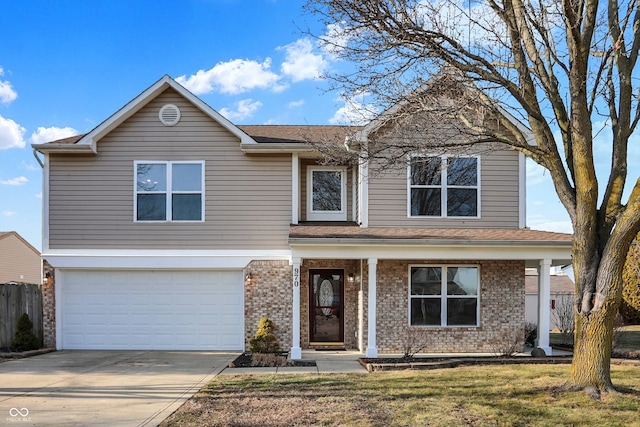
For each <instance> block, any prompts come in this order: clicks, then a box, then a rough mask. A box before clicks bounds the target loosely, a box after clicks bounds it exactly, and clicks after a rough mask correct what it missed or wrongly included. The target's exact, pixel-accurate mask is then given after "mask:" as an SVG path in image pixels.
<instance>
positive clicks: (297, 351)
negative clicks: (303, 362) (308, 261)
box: [291, 258, 302, 359]
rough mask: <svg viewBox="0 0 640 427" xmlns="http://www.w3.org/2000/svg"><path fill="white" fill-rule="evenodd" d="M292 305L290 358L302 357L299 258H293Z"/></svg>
mask: <svg viewBox="0 0 640 427" xmlns="http://www.w3.org/2000/svg"><path fill="white" fill-rule="evenodd" d="M291 263H292V265H293V286H292V289H293V303H292V304H293V307H292V316H291V317H292V318H293V322H292V330H291V359H302V349H301V348H300V258H293V260H292V262H291Z"/></svg>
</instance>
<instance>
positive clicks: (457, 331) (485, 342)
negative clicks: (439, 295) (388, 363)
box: [376, 260, 524, 353]
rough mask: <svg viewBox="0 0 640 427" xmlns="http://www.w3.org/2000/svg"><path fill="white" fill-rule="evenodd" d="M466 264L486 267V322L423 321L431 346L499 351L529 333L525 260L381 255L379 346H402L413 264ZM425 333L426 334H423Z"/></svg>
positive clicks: (438, 349) (483, 300) (482, 297)
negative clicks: (385, 257)
mask: <svg viewBox="0 0 640 427" xmlns="http://www.w3.org/2000/svg"><path fill="white" fill-rule="evenodd" d="M412 264H438V265H444V264H452V265H454V264H462V265H478V266H479V268H480V326H478V327H446V328H444V327H418V328H416V329H417V330H418V331H422V336H423V337H424V341H426V342H427V348H426V350H425V351H426V352H434V353H441V352H469V353H474V352H476V353H495V352H498V351H501V350H503V349H505V348H506V347H507V346H508V345H509V343H510V341H511V340H514V339H515V338H518V339H520V340H521V339H522V338H523V337H524V262H522V261H468V260H465V261H460V262H456V261H448V262H446V263H443V262H434V261H426V260H418V261H389V260H379V261H378V269H377V278H378V280H377V291H378V292H377V293H378V295H377V314H378V315H377V324H376V326H377V334H376V336H377V345H378V352H381V353H385V352H401V351H402V343H403V337H402V333H401V331H402V330H403V329H405V328H406V327H407V325H408V317H409V314H408V309H409V308H408V307H409V302H408V293H409V265H412ZM421 339H422V338H421Z"/></svg>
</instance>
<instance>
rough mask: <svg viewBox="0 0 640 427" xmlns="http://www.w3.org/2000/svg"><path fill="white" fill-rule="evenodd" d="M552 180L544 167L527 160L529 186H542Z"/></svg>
mask: <svg viewBox="0 0 640 427" xmlns="http://www.w3.org/2000/svg"><path fill="white" fill-rule="evenodd" d="M550 179H551V178H550V175H549V172H548V171H547V170H546V169H545V168H544V167H542V166H540V165H539V164H537V163H536V162H534V161H533V160H531V159H529V158H527V185H536V184H542V183H543V182H547V181H549V180H550Z"/></svg>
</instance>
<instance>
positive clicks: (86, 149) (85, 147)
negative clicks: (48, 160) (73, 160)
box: [31, 138, 98, 154]
mask: <svg viewBox="0 0 640 427" xmlns="http://www.w3.org/2000/svg"><path fill="white" fill-rule="evenodd" d="M83 140H84V138H82V139H81V140H80V141H83ZM80 141H78V142H77V143H75V144H55V143H53V144H52V143H48V144H31V147H32V148H34V149H36V150H38V151H39V152H40V153H84V154H97V153H98V151H97V150H96V145H95V144H94V143H93V141H92V140H89V141H88V142H87V141H84V142H83V143H80Z"/></svg>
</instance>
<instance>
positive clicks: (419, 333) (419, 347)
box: [402, 326, 428, 360]
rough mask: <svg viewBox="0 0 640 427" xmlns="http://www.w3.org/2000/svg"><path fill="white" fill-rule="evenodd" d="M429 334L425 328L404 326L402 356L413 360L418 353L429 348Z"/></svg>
mask: <svg viewBox="0 0 640 427" xmlns="http://www.w3.org/2000/svg"><path fill="white" fill-rule="evenodd" d="M427 344H428V342H427V335H426V334H425V332H424V330H420V329H419V328H412V327H411V326H404V327H403V328H402V351H403V354H402V358H403V359H405V360H411V359H413V358H414V357H415V355H416V354H418V353H421V352H423V351H424V350H425V349H426V348H427Z"/></svg>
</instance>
